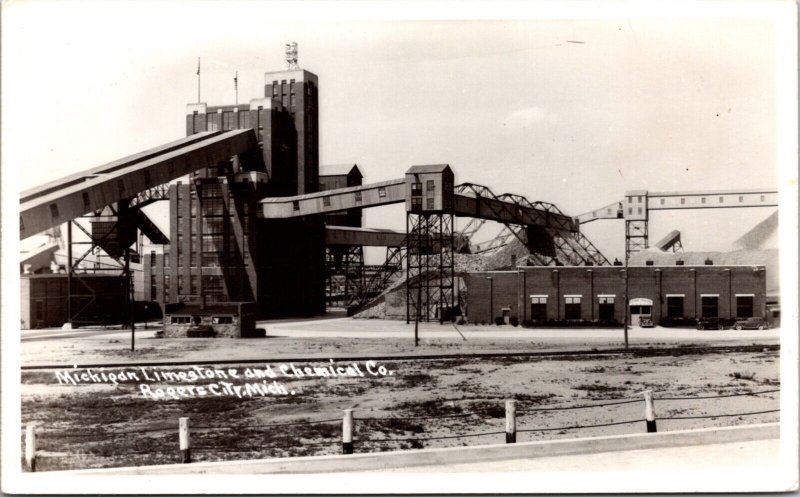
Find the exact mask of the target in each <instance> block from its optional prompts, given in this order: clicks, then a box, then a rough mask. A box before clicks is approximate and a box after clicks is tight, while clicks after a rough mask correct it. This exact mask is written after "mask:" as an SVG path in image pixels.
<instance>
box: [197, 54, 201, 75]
mask: <svg viewBox="0 0 800 497" xmlns="http://www.w3.org/2000/svg"><path fill="white" fill-rule="evenodd" d="M197 75H198V76H200V57H198V58H197Z"/></svg>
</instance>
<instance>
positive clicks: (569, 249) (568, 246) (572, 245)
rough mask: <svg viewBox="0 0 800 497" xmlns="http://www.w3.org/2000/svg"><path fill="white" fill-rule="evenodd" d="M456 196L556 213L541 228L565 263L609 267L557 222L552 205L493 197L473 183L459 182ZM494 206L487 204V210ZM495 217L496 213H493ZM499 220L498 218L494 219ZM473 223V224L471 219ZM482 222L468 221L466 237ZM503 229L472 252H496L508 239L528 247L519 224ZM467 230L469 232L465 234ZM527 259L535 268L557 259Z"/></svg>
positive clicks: (579, 236) (581, 238) (588, 243)
mask: <svg viewBox="0 0 800 497" xmlns="http://www.w3.org/2000/svg"><path fill="white" fill-rule="evenodd" d="M455 191H456V192H457V193H462V194H463V193H468V194H472V195H475V196H476V197H484V198H491V199H494V200H498V201H501V202H503V205H504V206H509V207H497V208H496V209H498V210H499V209H503V208H513V209H515V210H516V211H517V212H520V211H521V208H522V207H527V208H531V209H536V210H537V211H539V212H542V213H543V215H545V216H546V215H547V214H548V213H552V214H556V215H557V216H553V217H551V218H550V219H551V222H548V223H547V225H546V226H545V228H544V229H545V231H546V232H547V233H548V234H549V235H550V236H551V238H552V239H553V242H554V244H555V247H556V251H557V254H558V255H560V256H561V257H562V258H563V259H565V262H567V263H568V264H572V265H578V264H585V265H597V266H600V265H610V264H611V263H610V262H609V260H608V259H607V258H606V257H605V256H604V255H603V254H602V253H601V252H600V250H599V249H598V248H597V247H596V246H595V245H594V244H593V243H592V242H591V241H590V240H589V239H588V238H586V237H585V236H584V235H583V234H582V233H580V232H579V231H577V232H575V231H573V230H571V229H570V226H568V225H567V224H565V223H563V222H561V220H562V219H563V217H561V216H563V215H564V214H563V212H561V210H560V209H559V208H558V207H556V206H555V205H554V204H551V203H549V202H540V201H536V202H531V201H529V200H528V199H527V198H525V197H523V196H521V195H516V194H513V193H504V194H501V195H495V194H494V193H493V192H492V190H491V189H490V188H488V187H486V186H482V185H476V184H474V183H462V184H460V185H458V186H456V187H455ZM494 205H495V204H489V206H490V208H491V207H493V206H494ZM495 214H499V213H498V212H495ZM498 217H499V216H498ZM473 221H475V220H474V219H473ZM482 224H483V223H480V224H478V223H475V224H473V222H472V221H471V222H470V223H469V224H468V225H467V229H465V230H464V234H468V235H469V236H470V237H471V236H472V235H474V233H475V232H476V231H477V230H478V229H479V228H480V227H481V226H482ZM503 224H504V225H505V228H504V229H503V230H502V231H501V232H500V233H499V234H498V235H497V236H496V237H495V238H494V239H492V240H490V241H489V242H487V243H485V244H482V245H476V250H475V253H485V252H490V251H496V250H497V249H499V248H500V247H503V246H505V245H506V244H508V242H509V241H510V239H511V237H512V236H513V237H516V238H517V240H519V241H520V242H521V243H522V244H523V245H524V246H526V247H527V246H528V240H527V238H526V237H525V234H524V230H523V229H521V228H522V227H523V225H520V224H511V223H503ZM468 231H469V233H467V232H468ZM529 260H531V261H532V262H534V263H535V264H537V265H545V266H546V265H553V264H555V263H556V261H557V260H558V257H548V256H544V255H542V254H530V256H529Z"/></svg>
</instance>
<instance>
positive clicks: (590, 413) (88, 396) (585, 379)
mask: <svg viewBox="0 0 800 497" xmlns="http://www.w3.org/2000/svg"><path fill="white" fill-rule="evenodd" d="M275 340H279V339H275ZM291 340H296V339H291ZM320 340H321V339H320ZM303 342H304V350H305V351H306V352H308V351H313V350H314V349H315V347H322V344H321V342H320V343H316V344H315V342H314V341H311V343H309V341H308V339H306V340H304V341H303ZM354 342H356V341H355V340H354ZM45 343H48V344H55V345H57V344H58V342H45ZM240 343H241V342H240ZM263 343H271V340H265V341H263ZM527 343H529V344H530V341H527ZM140 344H141V347H142V348H146V347H147V346H148V345H147V344H146V343H145V342H144V341H141V342H140ZM198 344H199V342H198ZM55 345H52V346H55ZM111 345H115V344H111ZM356 345H359V346H360V347H359V349H358V350H359V351H363V350H362V349H363V347H364V344H363V343H362V341H357V343H352V344H350V343H347V344H345V343H339V346H340V347H341V348H342V349H343V350H345V351H347V349H350V348H351V347H352V350H356ZM384 345H385V344H384ZM512 345H513V344H512ZM49 346H50V345H49ZM403 346H404V347H405V345H403ZM487 346H489V347H491V345H489V342H486V343H483V344H481V347H482V348H486V347H487ZM494 346H496V347H503V348H508V347H509V346H510V344H509V342H508V341H502V342H497V343H496V344H495V345H494ZM531 346H533V345H531ZM542 346H543V347H544V346H545V345H542ZM398 347H399V345H398ZM324 350H325V352H329V351H330V349H329V348H324ZM87 354H96V351H90V352H87ZM104 354H106V353H104ZM185 354H186V351H185V350H174V351H172V352H167V351H166V350H162V351H161V352H159V356H160V357H165V356H167V357H183V356H184V355H185ZM70 355H74V354H70ZM78 355H80V354H78ZM381 364H382V365H383V366H385V367H386V368H387V371H392V372H393V374H391V375H389V374H388V373H387V374H386V375H385V376H374V377H373V376H370V375H366V376H365V377H354V378H353V377H337V378H309V377H306V378H295V379H287V378H282V379H281V378H279V381H282V382H283V383H284V384H285V385H287V387H288V388H290V389H291V390H293V391H294V392H295V394H294V395H270V396H265V397H262V396H256V397H252V398H241V399H240V398H236V397H215V396H206V397H193V398H185V399H180V400H173V399H170V400H167V399H161V400H153V399H150V398H146V397H145V396H143V395H141V393H140V390H139V386H138V384H137V382H134V381H131V382H125V383H120V384H118V385H113V384H107V383H101V384H79V385H63V384H59V383H58V381H57V379H56V377H55V375H54V371H52V370H42V371H23V373H22V392H23V396H22V421H23V423H24V424H27V423H30V422H35V423H37V425H38V426H39V428H38V431H37V433H38V437H37V443H38V445H39V449H40V451H39V462H38V470H58V469H77V468H97V467H111V466H128V465H138V464H162V463H170V462H179V451H178V448H179V447H178V434H177V426H178V418H179V417H182V416H188V417H189V418H190V425H191V427H192V428H191V433H192V435H191V438H192V452H193V459H194V460H196V461H215V460H234V459H248V458H256V457H283V456H300V455H321V454H335V453H340V451H341V444H340V443H341V421H340V420H341V417H342V411H343V409H348V408H349V409H354V417H355V427H356V429H355V437H354V438H355V451H356V452H368V451H383V450H398V449H408V448H419V447H449V446H458V445H477V444H489V443H502V442H503V441H504V440H505V438H504V435H503V433H502V432H503V431H504V429H505V412H504V401H505V399H511V398H513V399H516V400H517V402H518V403H517V411H518V419H517V428H518V430H519V431H520V432H519V433H518V435H517V440H518V441H520V442H524V441H530V440H545V439H557V438H570V437H589V436H603V435H613V434H626V433H638V432H643V431H644V430H645V423H644V421H643V418H644V402H643V401H641V400H637V401H636V402H632V403H625V404H616V405H608V406H598V407H587V408H579V409H566V410H542V411H533V412H524V411H526V410H532V409H537V408H540V409H541V408H551V407H575V406H587V405H588V406H591V405H597V404H604V403H606V402H623V401H625V400H628V399H631V400H633V399H641V398H642V395H641V394H640V392H641V391H643V390H645V389H650V390H653V392H654V397H655V398H656V401H655V411H656V416H657V417H658V418H659V420H658V429H659V431H666V430H677V429H690V428H700V427H714V426H730V425H737V424H751V423H761V422H771V421H777V420H778V419H779V413H777V412H774V413H767V414H757V415H746V416H738V415H737V416H725V417H709V418H705V419H682V420H677V419H676V420H669V419H666V418H669V417H695V416H698V417H699V416H716V415H723V414H727V415H730V414H740V413H752V412H758V411H766V410H773V409H778V407H779V395H778V393H777V392H774V393H768V394H762V395H753V396H735V397H720V398H708V399H693V400H663V398H664V397H704V396H720V395H732V394H739V393H752V392H762V391H767V390H774V389H777V388H779V384H780V381H779V351H777V350H771V349H763V350H761V351H759V352H726V353H719V352H709V353H705V354H694V353H693V354H686V353H681V352H679V351H676V350H672V351H671V352H668V353H667V354H666V355H653V354H649V353H635V354H629V355H625V356H591V357H577V356H576V357H563V356H561V357H552V358H523V357H507V358H483V359H480V358H454V359H446V360H415V361H411V360H402V361H385V362H382V363H381ZM307 365H311V366H313V365H318V366H325V365H330V362H327V361H326V362H320V363H297V366H307ZM337 365H339V364H337ZM345 365H346V364H345ZM227 367H228V366H225V368H227ZM245 367H246V366H238V367H237V369H240V370H242V369H244V368H245ZM361 367H362V368H363V367H364V365H363V363H362V364H361ZM155 370H158V371H166V370H169V371H178V370H184V371H188V370H189V368H174V367H173V368H156V369H155ZM151 371H152V369H151ZM105 372H106V373H109V372H121V370H119V369H117V370H115V369H109V368H106V370H105ZM230 381H231V383H234V384H239V383H241V382H242V381H243V380H241V379H239V380H230ZM167 383H169V382H167ZM167 383H164V382H161V383H159V382H154V383H152V386H153V388H155V387H158V386H166V384H167ZM200 383H202V382H200ZM200 383H198V384H200ZM366 418H372V419H366ZM388 418H392V419H388ZM326 420H332V421H329V422H322V423H306V422H308V421H311V422H314V421H326ZM624 421H633V423H629V424H620V425H613V426H603V427H593V428H592V427H589V428H580V429H579V428H575V427H576V426H587V425H601V424H610V423H618V422H624ZM286 423H305V424H291V425H286ZM270 425H279V426H270ZM525 430H535V431H525ZM484 433H486V435H480V434H484ZM471 434H478V435H479V436H474V437H467V438H457V436H460V435H471ZM435 437H452V438H444V439H437V440H430V438H435ZM390 439H391V440H390Z"/></svg>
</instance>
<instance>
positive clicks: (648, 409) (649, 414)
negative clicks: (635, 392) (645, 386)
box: [642, 390, 657, 433]
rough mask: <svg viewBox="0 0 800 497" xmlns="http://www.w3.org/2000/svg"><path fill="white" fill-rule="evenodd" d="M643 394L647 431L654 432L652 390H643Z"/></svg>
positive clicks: (654, 417)
mask: <svg viewBox="0 0 800 497" xmlns="http://www.w3.org/2000/svg"><path fill="white" fill-rule="evenodd" d="M642 394H644V419H645V421H646V423H647V433H656V431H657V430H656V411H655V409H654V408H653V391H652V390H645V391H644V392H642Z"/></svg>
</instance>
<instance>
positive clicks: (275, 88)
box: [272, 81, 278, 97]
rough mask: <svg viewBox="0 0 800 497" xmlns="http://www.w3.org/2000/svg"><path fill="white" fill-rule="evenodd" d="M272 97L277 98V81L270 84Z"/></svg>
mask: <svg viewBox="0 0 800 497" xmlns="http://www.w3.org/2000/svg"><path fill="white" fill-rule="evenodd" d="M272 96H273V97H277V96H278V81H273V82H272Z"/></svg>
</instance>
